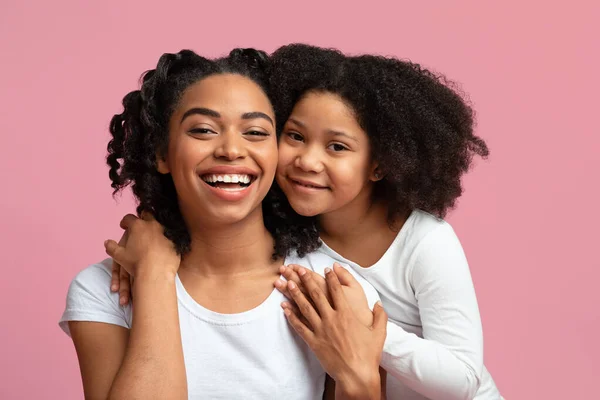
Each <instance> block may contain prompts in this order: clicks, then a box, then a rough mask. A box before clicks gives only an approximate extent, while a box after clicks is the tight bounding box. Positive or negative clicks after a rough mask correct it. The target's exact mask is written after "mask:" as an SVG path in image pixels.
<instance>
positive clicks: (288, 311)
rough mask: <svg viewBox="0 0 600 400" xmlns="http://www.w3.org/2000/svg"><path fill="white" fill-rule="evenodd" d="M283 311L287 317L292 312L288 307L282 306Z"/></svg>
mask: <svg viewBox="0 0 600 400" xmlns="http://www.w3.org/2000/svg"><path fill="white" fill-rule="evenodd" d="M283 313H284V314H285V316H286V317H289V316H290V314H291V313H292V312H291V311H290V309H289V308H284V309H283Z"/></svg>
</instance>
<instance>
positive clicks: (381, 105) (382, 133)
mask: <svg viewBox="0 0 600 400" xmlns="http://www.w3.org/2000/svg"><path fill="white" fill-rule="evenodd" d="M271 64H272V68H273V71H272V73H271V80H270V82H271V96H272V99H273V104H274V106H275V110H276V113H277V122H278V128H279V130H281V129H282V128H283V125H284V124H285V121H286V120H287V118H288V117H289V116H290V114H291V112H292V110H293V108H294V105H295V104H296V103H297V102H298V100H300V99H301V98H302V97H303V96H304V95H306V94H307V93H309V92H328V93H334V94H337V95H338V96H340V97H341V98H342V99H343V100H344V102H346V104H347V105H348V106H349V107H350V108H351V109H352V110H353V111H354V114H355V116H356V118H357V121H358V122H359V124H360V126H361V127H362V128H363V130H364V131H365V132H366V133H367V135H368V137H369V140H370V143H371V149H372V157H373V160H374V161H376V162H377V163H378V164H379V168H380V170H381V171H382V173H383V174H384V178H383V179H382V180H381V181H379V182H377V183H376V186H375V192H374V193H375V195H376V196H378V197H379V198H382V199H384V200H385V201H386V202H387V204H388V209H389V215H388V217H389V221H390V223H393V222H394V221H395V219H396V218H397V217H398V216H399V215H400V213H402V212H404V211H407V210H414V209H421V210H424V211H427V212H429V213H431V214H434V215H436V216H438V217H444V216H445V215H446V213H447V211H448V210H449V209H451V208H452V207H453V206H454V205H455V202H456V199H457V198H458V197H459V196H460V195H461V194H462V186H461V176H462V174H463V173H465V172H466V171H468V169H469V167H470V166H471V161H472V158H473V156H474V155H479V156H482V157H487V155H488V154H489V151H488V148H487V145H486V144H485V142H484V141H483V140H482V139H481V138H479V137H477V136H475V135H474V133H473V127H474V113H473V110H472V109H471V107H470V106H469V105H468V104H467V102H466V100H465V99H463V98H462V97H461V95H459V93H458V91H457V90H456V89H455V88H453V85H452V84H451V83H450V82H449V81H448V80H446V78H444V77H443V76H441V75H436V74H433V73H432V72H430V71H428V70H426V69H424V68H422V67H421V66H420V65H419V64H415V63H412V62H408V61H401V60H398V59H395V58H388V57H382V56H374V55H361V56H356V57H350V56H345V55H344V54H342V53H341V52H339V51H338V50H335V49H323V48H319V47H315V46H309V45H304V44H292V45H288V46H283V47H281V48H279V49H278V50H277V51H275V52H274V53H273V54H272V55H271Z"/></svg>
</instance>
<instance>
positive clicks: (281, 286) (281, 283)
mask: <svg viewBox="0 0 600 400" xmlns="http://www.w3.org/2000/svg"><path fill="white" fill-rule="evenodd" d="M274 285H275V287H276V288H277V290H279V291H280V292H281V293H282V294H283V295H284V296H285V297H287V298H288V299H290V300H291V299H292V295H291V294H290V292H289V291H288V289H287V283H285V282H284V281H283V280H281V279H277V280H276V281H275V283H274Z"/></svg>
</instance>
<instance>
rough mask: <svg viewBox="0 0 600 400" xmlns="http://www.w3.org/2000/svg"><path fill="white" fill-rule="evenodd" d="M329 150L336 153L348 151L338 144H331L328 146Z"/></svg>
mask: <svg viewBox="0 0 600 400" xmlns="http://www.w3.org/2000/svg"><path fill="white" fill-rule="evenodd" d="M329 148H330V149H331V150H333V151H336V152H338V151H344V150H348V148H347V147H346V146H344V145H343V144H340V143H332V144H330V145H329Z"/></svg>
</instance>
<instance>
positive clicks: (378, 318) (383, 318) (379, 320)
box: [373, 300, 388, 333]
mask: <svg viewBox="0 0 600 400" xmlns="http://www.w3.org/2000/svg"><path fill="white" fill-rule="evenodd" d="M387 321H388V315H387V313H386V312H385V310H384V308H383V305H382V304H381V301H380V300H378V301H377V303H375V307H373V330H383V332H384V333H385V331H386V328H387Z"/></svg>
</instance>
